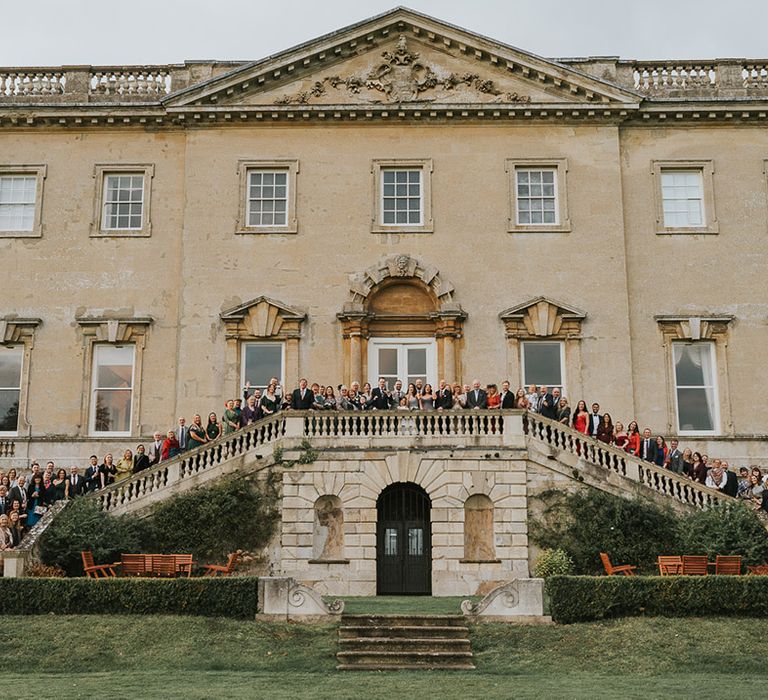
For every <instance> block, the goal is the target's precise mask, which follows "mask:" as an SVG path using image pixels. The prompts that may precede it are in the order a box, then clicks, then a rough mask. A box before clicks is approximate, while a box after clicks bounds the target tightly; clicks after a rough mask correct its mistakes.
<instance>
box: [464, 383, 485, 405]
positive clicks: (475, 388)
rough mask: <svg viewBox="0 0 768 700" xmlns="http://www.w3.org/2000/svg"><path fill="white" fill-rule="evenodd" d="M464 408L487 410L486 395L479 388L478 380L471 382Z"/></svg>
mask: <svg viewBox="0 0 768 700" xmlns="http://www.w3.org/2000/svg"><path fill="white" fill-rule="evenodd" d="M465 408H488V394H487V393H486V392H485V390H484V389H481V388H480V380H479V379H475V381H473V382H472V388H471V389H470V390H469V392H468V393H467V405H466V406H465Z"/></svg>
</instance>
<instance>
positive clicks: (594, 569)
mask: <svg viewBox="0 0 768 700" xmlns="http://www.w3.org/2000/svg"><path fill="white" fill-rule="evenodd" d="M539 498H540V499H541V500H542V501H543V502H544V504H545V508H544V511H543V514H542V517H541V518H539V519H537V520H534V521H533V522H532V523H531V530H530V532H531V539H532V540H533V542H535V543H536V544H537V545H539V546H540V547H543V548H547V549H558V548H559V549H564V550H565V551H566V552H567V553H568V554H569V555H570V556H571V559H572V560H573V564H574V569H575V572H576V573H579V574H596V573H600V572H602V571H603V567H602V564H601V562H600V552H608V553H609V554H610V556H611V560H612V561H613V562H614V563H617V564H637V565H639V567H640V568H641V569H642V570H644V571H647V572H648V573H652V572H655V570H656V558H657V557H658V556H659V555H660V554H679V553H680V548H679V540H678V528H677V520H678V518H677V516H676V515H675V513H673V512H672V510H670V509H663V508H660V507H659V506H657V505H655V504H654V503H649V502H647V501H641V500H628V499H626V498H620V497H618V496H613V495H611V494H608V493H604V492H602V491H597V490H596V489H592V488H590V489H580V490H578V491H576V492H574V493H566V492H563V491H557V490H550V491H546V492H544V493H542V494H541V495H540V496H539Z"/></svg>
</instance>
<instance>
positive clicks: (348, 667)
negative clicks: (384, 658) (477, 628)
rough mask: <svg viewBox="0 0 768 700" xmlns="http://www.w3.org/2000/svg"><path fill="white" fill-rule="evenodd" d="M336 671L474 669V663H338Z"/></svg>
mask: <svg viewBox="0 0 768 700" xmlns="http://www.w3.org/2000/svg"><path fill="white" fill-rule="evenodd" d="M336 670H337V671H474V670H475V665H474V664H471V663H455V664H436V665H431V664H407V663H402V664H391V665H388V666H381V665H379V664H338V665H337V666H336Z"/></svg>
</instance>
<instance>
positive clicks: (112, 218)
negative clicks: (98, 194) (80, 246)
mask: <svg viewBox="0 0 768 700" xmlns="http://www.w3.org/2000/svg"><path fill="white" fill-rule="evenodd" d="M116 178H117V179H120V178H131V180H133V178H139V179H140V180H141V198H140V199H138V200H134V199H129V200H126V201H124V202H123V201H122V200H120V199H116V200H110V199H109V196H110V192H112V191H114V192H117V193H119V192H122V191H125V190H124V189H123V188H122V187H119V188H117V189H116V190H113V188H112V187H111V186H110V180H113V179H116ZM145 189H146V187H145V182H144V173H141V172H135V173H134V172H125V173H104V187H103V188H102V194H103V197H104V198H103V200H102V202H101V217H102V219H101V228H102V230H104V231H109V232H110V233H114V232H116V231H140V230H141V229H142V223H143V219H144V192H145ZM128 191H129V192H133V191H134V187H133V184H131V187H130V188H129V189H128ZM120 204H127V205H128V206H129V207H133V206H136V205H138V206H139V212H140V213H139V215H138V219H139V222H138V226H131V225H130V223H129V225H128V226H120V225H119V219H120V218H122V217H123V216H124V215H121V214H115V213H113V212H109V211H108V209H109V208H110V207H115V206H118V205H120ZM127 217H128V219H129V220H130V219H133V218H135V217H136V214H134V213H130V212H129V213H128V214H127ZM113 223H114V224H115V225H113Z"/></svg>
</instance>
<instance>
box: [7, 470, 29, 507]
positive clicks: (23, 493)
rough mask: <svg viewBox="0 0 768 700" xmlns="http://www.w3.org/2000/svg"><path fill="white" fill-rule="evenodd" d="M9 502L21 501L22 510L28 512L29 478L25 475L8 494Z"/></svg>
mask: <svg viewBox="0 0 768 700" xmlns="http://www.w3.org/2000/svg"><path fill="white" fill-rule="evenodd" d="M8 501H9V502H10V503H13V502H14V501H19V502H20V503H21V508H22V510H24V511H26V510H27V477H26V476H24V475H23V474H22V475H21V476H20V477H19V478H18V479H17V481H16V486H14V487H13V488H12V489H11V490H10V491H9V492H8Z"/></svg>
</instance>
